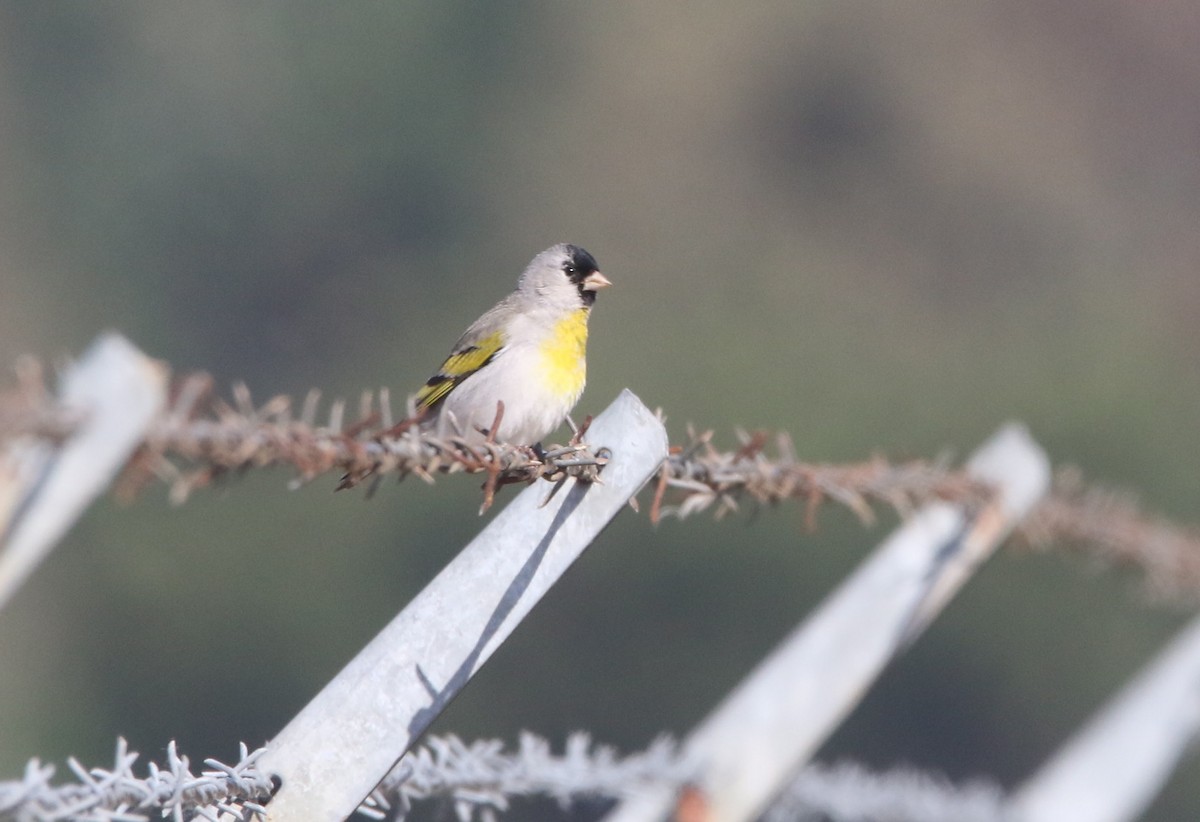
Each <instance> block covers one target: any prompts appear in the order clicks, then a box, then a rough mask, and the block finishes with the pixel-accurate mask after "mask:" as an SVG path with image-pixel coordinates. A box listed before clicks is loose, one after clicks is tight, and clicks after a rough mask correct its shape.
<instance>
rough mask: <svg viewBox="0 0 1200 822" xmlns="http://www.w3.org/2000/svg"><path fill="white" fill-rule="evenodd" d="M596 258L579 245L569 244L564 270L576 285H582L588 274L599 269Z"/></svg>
mask: <svg viewBox="0 0 1200 822" xmlns="http://www.w3.org/2000/svg"><path fill="white" fill-rule="evenodd" d="M599 270H600V266H598V265H597V264H596V258H595V257H593V256H592V255H591V254H588V253H587V252H586V251H584V250H583V249H582V248H580V247H579V246H577V245H569V246H567V259H566V260H565V261H563V271H564V272H565V273H566V275H567V276H568V277H570V278H571V282H573V283H575V285H582V284H583V280H584V278H585V277H587V275H589V274H591V273H592V272H594V271H599Z"/></svg>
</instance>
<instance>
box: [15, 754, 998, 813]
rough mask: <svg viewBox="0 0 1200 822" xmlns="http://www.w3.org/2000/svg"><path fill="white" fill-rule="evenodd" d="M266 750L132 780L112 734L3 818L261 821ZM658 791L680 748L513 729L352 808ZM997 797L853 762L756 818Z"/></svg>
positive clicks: (39, 777) (683, 775)
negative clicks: (104, 750) (512, 741)
mask: <svg viewBox="0 0 1200 822" xmlns="http://www.w3.org/2000/svg"><path fill="white" fill-rule="evenodd" d="M264 751H265V749H262V748H260V749H258V750H254V751H251V750H249V749H248V748H247V746H246V745H245V744H242V745H241V746H239V758H238V761H237V762H236V763H234V764H232V765H226V764H224V763H222V762H220V761H218V760H216V759H205V760H204V764H205V765H207V766H208V768H209V769H208V770H204V771H201V772H200V773H199V774H193V773H192V772H191V769H190V764H189V760H188V757H186V756H184V755H182V754H180V753H179V752H178V749H177V746H176V744H175V742H171V743H170V744H168V746H167V758H166V762H165V763H164V765H163V766H161V767H160V766H159V765H157V764H156V763H154V762H148V763H147V764H146V767H145V774H146V775H145V776H138V775H137V774H135V772H134V768H135V765H136V764H137V761H138V759H139V755H138V754H137V753H136V752H132V751H130V750H129V746H128V744H127V743H126V741H125V740H124V739H118V740H117V745H116V753H115V755H114V758H113V764H112V766H111V767H94V768H85V767H84V766H83V765H81V764H80V763H79V762H78V761H76V760H75V759H73V758H72V759H68V760H67V766H68V769H69V770H70V771H71V774H72V776H73V777H74V781H67V782H64V783H62V784H59V785H53V784H52V779H53V777H54V774H55V767H54V766H53V765H44V764H42V763H41V762H40V761H39V760H37V759H34V760H31V761H30V762H29V764H28V765H27V767H26V769H25V775H24V777H23V778H22V779H19V780H13V781H9V782H3V781H0V822H67V820H71V821H72V822H149V820H151V819H153V818H159V819H164V818H170V819H173V820H175V822H184V820H192V819H209V820H214V822H215V821H216V820H218V819H222V818H223V819H224V820H227V821H228V820H244V822H251V820H258V819H261V818H262V817H263V816H264V814H265V813H266V803H267V802H268V801H269V799H270V796H271V793H272V791H273V784H272V781H271V779H270V777H269V775H267V774H265V773H263V772H262V771H261V770H260V769H259V767H258V764H257V762H258V759H259V758H260V757H261V756H262V754H263V753H264ZM655 784H668V785H671V786H675V787H676V788H678V789H680V796H679V802H680V815H679V818H681V819H682V818H685V817H684V815H683V814H684V811H685V806H686V805H687V803H688V802H689V801H690V794H689V792H688V789H687V787H686V786H687V784H688V772H687V769H686V768H685V766H684V765H683V763H682V761H681V759H680V756H679V749H678V747H677V745H676V744H675V743H674V741H672V740H671V739H670V738H668V737H665V736H664V737H659V738H658V739H656V740H654V741H653V742H652V743H651V744H650V745H649V746H648V747H647V748H646V749H645V750H642V751H635V752H633V753H630V754H627V755H624V756H622V755H620V754H619V753H618V752H617V751H616V750H615V749H614V748H611V747H609V746H605V745H598V744H596V743H595V742H594V741H593V740H592V738H591V737H590V736H589V735H588V734H584V733H575V734H571V735H570V736H569V737H568V738H567V740H566V742H565V744H564V746H563V750H562V753H560V754H556V753H554V751H553V747H552V745H551V744H550V742H549V741H548V740H546V739H545V738H543V737H539V736H537V735H535V734H532V733H523V734H521V736H520V739H519V741H518V743H517V745H516V747H515V749H510V748H508V747H507V746H506V745H505V744H504V743H503V742H502V741H501V740H498V739H485V740H478V741H475V742H469V743H468V742H464V741H462V740H460V739H459V738H458V737H455V736H452V735H448V736H437V737H431V738H430V739H429V740H427V741H426V742H425V743H423V744H422V745H421V746H419V747H417V748H415V749H414V750H412V751H410V752H409V753H407V754H405V755H404V757H403V758H402V759H401V760H400V762H399V763H398V764H397V766H396V767H395V768H393V769H392V771H391V772H390V773H389V774H388V776H387V777H385V778H384V780H383V781H382V782H381V783H380V785H379V786H378V787H377V788H375V790H374V791H372V793H371V795H370V796H369V797H368V798H367V800H366V801H365V802H364V803H363V804H362V805H361V806H360V807H359V809H358V813H359V815H360V816H362V817H365V818H367V819H375V820H383V819H390V820H403V819H405V818H406V816H407V815H408V814H409V813H410V812H411V811H412V810H413V808H414V807H415V806H416V805H417V804H418V803H421V802H430V801H442V802H447V803H449V804H450V805H451V806H452V807H453V808H454V811H455V815H456V817H457V818H458V819H459V820H460V822H475V820H479V822H492V821H493V820H495V819H496V818H497V815H498V814H500V813H503V812H504V811H506V810H508V808H509V806H510V804H511V802H512V800H513V799H516V798H545V799H549V800H552V801H554V802H556V803H558V805H559V806H560V807H561V808H563V809H564V810H566V809H568V808H570V807H571V806H572V805H573V804H576V803H579V802H588V801H593V802H606V801H611V800H616V799H619V798H622V797H626V796H630V795H633V794H636V793H637V791H639V790H641V789H643V788H644V787H646V786H649V785H655ZM1002 800H1003V792H1002V791H1001V789H1000V788H999V787H998V786H996V785H994V784H992V783H988V782H982V781H977V782H972V783H967V784H964V785H955V784H953V783H951V782H950V781H949V780H946V779H944V778H942V777H939V776H937V775H934V774H930V773H925V772H920V771H915V770H911V769H902V770H897V771H892V772H889V773H873V772H871V771H868V770H866V769H865V768H863V767H861V766H859V765H856V764H852V763H840V764H838V765H834V766H825V765H819V764H815V765H810V766H808V767H806V768H805V769H804V770H803V771H802V772H801V773H800V774H799V776H798V777H797V779H796V780H795V781H794V782H793V783H792V784H791V785H790V786H789V787H788V788H787V789H786V790H785V791H784V793H783V794H782V795H781V796H780V798H779V800H778V801H777V802H776V804H775V805H774V806H773V807H772V809H771V810H770V811H768V812H767V814H766V815H765V817H764V819H766V820H770V822H784V820H791V821H792V822H795V821H796V820H818V819H822V820H826V819H828V820H836V822H863V820H868V819H877V818H879V815H880V813H881V812H884V811H886V814H887V817H888V818H889V819H894V820H897V822H939V820H946V821H947V822H949V821H950V820H954V822H999V820H1000V819H1002V814H1001V807H1002ZM222 814H224V815H225V816H223V817H222Z"/></svg>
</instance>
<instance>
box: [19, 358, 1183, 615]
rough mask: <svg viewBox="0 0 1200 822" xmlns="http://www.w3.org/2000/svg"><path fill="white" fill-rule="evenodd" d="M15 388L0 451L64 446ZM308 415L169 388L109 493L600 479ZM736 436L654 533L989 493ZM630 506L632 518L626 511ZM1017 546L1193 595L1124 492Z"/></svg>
mask: <svg viewBox="0 0 1200 822" xmlns="http://www.w3.org/2000/svg"><path fill="white" fill-rule="evenodd" d="M17 376H18V379H17V385H16V386H15V388H13V389H11V390H9V391H7V392H3V393H0V444H2V443H3V442H4V441H6V440H12V439H16V438H19V437H25V438H31V437H32V438H40V439H45V440H49V441H58V440H61V439H63V438H64V437H66V436H68V435H69V433H70V431H71V428H72V427H73V426H74V425H75V424H77V422H78V420H79V416H78V412H77V411H74V410H72V409H65V408H62V407H61V406H59V405H57V404H56V403H55V401H54V398H53V395H52V393H51V392H50V391H49V390H48V389H47V388H46V386H45V382H44V376H43V372H42V369H41V367H40V366H39V365H38V364H37V363H36V361H34V360H32V359H31V358H24V359H22V360H21V362H20V363H19V365H18V369H17ZM320 408H321V394H320V392H319V391H316V390H313V391H310V392H309V393H308V394H307V395H306V397H305V398H304V400H303V401H302V402H301V403H300V406H299V409H297V408H296V406H295V403H294V401H293V399H292V398H290V397H287V396H277V397H274V398H272V399H270V400H268V401H267V402H265V403H263V404H261V405H256V404H255V403H254V401H253V399H252V397H251V393H250V390H249V389H248V388H247V387H246V386H244V385H241V384H239V385H235V386H234V388H233V391H232V398H231V400H230V401H226V400H223V399H221V398H220V397H217V396H215V394H214V390H213V381H212V379H211V377H209V376H208V375H206V374H202V373H196V374H189V375H186V376H184V377H182V378H180V379H178V380H176V381H175V383H174V385H173V389H172V396H171V398H170V401H169V403H168V409H167V411H166V413H164V414H163V417H162V419H161V421H160V422H159V423H158V424H157V425H156V426H155V427H154V428H153V430H152V432H151V434H150V436H148V437H147V439H146V441H145V442H144V443H143V444H142V446H141V448H140V449H139V450H138V452H137V453H136V454H135V456H134V457H133V459H131V460H130V463H129V465H128V466H127V467H126V470H125V472H124V474H123V475H122V477H121V479H120V481H119V483H118V487H117V493H118V494H119V495H120V496H122V497H125V498H129V497H132V496H134V495H136V494H137V493H138V492H139V491H140V490H141V489H142V488H144V487H145V486H146V485H148V484H149V483H151V482H153V481H155V480H159V481H163V482H165V483H166V484H167V485H168V487H169V489H170V490H169V496H170V499H171V500H172V501H173V502H175V503H181V502H183V501H184V500H186V499H187V497H188V495H189V494H191V493H192V492H193V491H194V490H196V489H198V488H202V487H204V486H206V485H208V484H210V483H212V482H213V481H215V480H217V479H218V478H220V477H222V476H225V475H230V474H237V473H240V472H244V471H246V470H249V469H253V468H262V467H268V466H282V467H287V468H291V469H292V470H293V471H294V472H295V478H294V479H293V480H292V482H291V485H292V486H293V487H295V486H297V485H301V484H304V483H307V482H310V481H312V480H314V479H316V478H318V477H321V476H324V475H327V474H329V473H337V474H340V477H341V479H340V481H339V483H338V485H337V488H338V489H344V488H352V487H356V486H362V485H365V486H366V487H367V490H368V494H371V493H374V491H375V489H376V488H377V487H378V484H379V482H380V481H381V480H382V479H383V478H385V477H387V476H395V477H397V478H400V479H402V478H404V477H407V476H409V475H415V476H417V477H418V478H420V479H422V480H423V481H425V482H429V483H432V482H434V481H435V478H436V476H437V475H439V474H455V473H467V474H484V475H485V476H486V479H485V482H484V486H483V502H482V505H481V509H480V511H481V513H482V512H483V511H486V510H487V508H488V507H490V506H491V505H492V503H493V500H494V497H495V494H496V492H497V491H498V490H499V489H500V488H501V487H502V486H504V485H508V484H513V483H532V482H536V481H537V480H539V479H543V480H548V481H551V482H554V483H556V484H557V487H561V485H562V482H563V481H564V480H565V479H566V478H567V477H570V476H574V477H578V478H580V479H582V480H585V481H597V480H598V479H599V477H600V472H601V470H602V468H603V465H604V463H605V461H606V460H605V457H604V455H603V454H602V453H601V454H595V453H593V452H592V451H591V450H589V448H588V446H587V444H586V443H585V442H584V435H585V434H586V425H587V421H585V423H584V425H582V426H581V427H580V428H579V429H578V430H576V432H575V435H574V436H573V437H572V438H571V440H570V442H568V443H567V444H566V445H563V446H552V447H550V448H549V449H547V450H546V451H542V452H536V451H535V450H534V449H532V448H530V447H528V446H523V445H512V444H507V443H497V442H494V441H492V440H491V439H490V438H486V439H484V440H482V441H480V440H479V438H478V437H466V436H463V435H462V434H458V433H456V434H454V435H451V436H437V435H436V434H435V433H433V432H430V431H425V430H422V429H421V427H420V426H418V425H415V424H413V423H414V422H415V421H416V420H415V415H414V410H413V408H412V407H411V401H410V403H409V404H408V405H407V406H406V408H405V415H404V416H403V417H400V418H399V419H398V421H397V418H396V417H395V416H394V413H393V408H392V403H391V399H390V397H389V394H388V391H387V389H386V388H385V389H380V390H379V391H375V392H372V391H366V392H364V393H363V394H362V396H361V397H360V399H359V402H358V406H357V409H356V411H355V414H354V416H353V417H351V418H349V421H347V419H348V418H347V405H346V403H345V402H344V401H341V400H336V401H334V402H332V403H331V404H330V405H329V408H328V410H327V411H326V412H325V413H324V414H323V415H322V414H321V413H320ZM498 410H499V412H500V413H502V409H498ZM495 428H496V425H495V424H493V426H492V430H495ZM736 435H737V438H738V440H739V447H738V448H736V449H734V450H728V451H727V450H721V449H719V448H717V447H716V446H714V445H713V436H714V435H713V432H712V431H711V430H709V431H697V430H696V429H694V428H691V427H689V428H688V430H687V434H686V438H685V440H684V442H683V444H681V445H677V446H673V447H672V448H671V452H670V455H669V456H668V458H667V460H666V462H665V463H664V464H663V467H662V468H661V469H660V471H659V472H658V474H657V475H656V477H655V478H654V479H652V480H651V483H650V486H651V487H652V488H653V495H652V501H651V504H650V510H649V516H650V519H651V521H653V522H655V523H657V522H660V521H661V520H662V519H664V518H666V517H678V518H685V517H688V516H691V515H694V514H697V513H700V512H704V511H710V510H711V511H712V513H713V515H714V516H715V517H717V518H721V517H725V516H727V515H729V514H732V513H737V512H739V511H741V510H742V507H743V504H744V503H746V502H750V503H752V504H754V505H759V506H766V505H770V506H774V505H779V504H781V503H785V502H796V503H799V504H801V505H803V506H804V519H805V524H806V526H807V527H808V528H809V529H813V528H815V527H816V517H817V514H818V512H819V510H820V509H821V508H822V507H823V506H824V505H825V504H826V503H830V502H832V503H835V504H838V505H841V506H843V507H845V508H847V509H848V510H850V511H851V512H853V513H854V514H855V516H857V517H858V518H859V519H860V520H861V521H862V522H863V523H864V524H867V525H869V524H872V523H873V522H874V521H875V518H876V511H877V509H879V508H885V509H889V510H892V511H894V512H896V513H897V514H899V515H900V516H904V515H906V514H908V513H909V512H910V511H912V510H913V509H915V508H916V507H918V506H920V505H922V504H924V503H927V502H930V501H934V500H943V501H950V502H954V503H957V504H967V505H971V506H974V505H980V504H982V503H983V502H985V501H986V499H987V497H988V495H989V494H990V489H989V488H988V487H987V486H986V485H984V484H982V483H980V482H978V481H976V480H973V479H971V478H970V477H969V476H967V474H966V473H965V472H964V471H961V470H958V469H956V468H954V467H953V466H952V465H951V463H950V461H949V459H946V458H941V459H935V460H908V461H905V462H892V461H889V460H887V459H885V458H883V457H878V456H877V457H873V458H871V459H868V460H866V461H863V462H857V463H845V464H829V463H808V462H803V461H801V460H799V459H798V458H797V455H796V453H795V448H794V445H793V443H792V440H791V438H790V437H789V436H788V435H787V434H786V433H779V434H775V435H769V434H767V433H765V432H753V433H746V432H741V431H739V432H736ZM555 490H556V489H555ZM631 505H633V506H634V507H635V508H637V503H636V500H635V501H632V502H631ZM1017 537H1018V540H1017V541H1018V542H1019V543H1020V544H1023V545H1027V546H1032V547H1033V548H1035V549H1040V550H1045V549H1046V547H1047V546H1050V545H1063V546H1067V547H1069V548H1071V549H1072V550H1075V551H1076V552H1079V553H1081V554H1084V555H1086V556H1088V557H1090V558H1093V559H1096V560H1099V561H1101V562H1102V563H1107V564H1114V565H1120V566H1131V567H1136V568H1139V569H1141V570H1142V571H1143V572H1144V573H1145V575H1146V579H1147V583H1148V586H1149V588H1150V590H1151V591H1152V592H1153V593H1154V594H1155V595H1156V596H1163V597H1165V598H1171V599H1178V598H1181V597H1187V598H1191V599H1195V598H1197V597H1200V530H1198V529H1197V528H1195V527H1186V526H1179V525H1176V524H1174V523H1171V522H1169V521H1167V520H1165V519H1162V518H1156V517H1153V516H1151V515H1148V514H1147V513H1146V512H1144V511H1143V510H1142V509H1141V507H1140V506H1139V504H1138V502H1137V499H1136V497H1134V496H1133V495H1132V494H1128V493H1122V492H1116V491H1112V490H1107V489H1103V488H1099V487H1095V486H1090V485H1088V484H1086V483H1085V482H1084V481H1083V480H1082V478H1081V475H1080V473H1079V472H1078V471H1077V470H1075V469H1064V470H1060V471H1059V472H1058V477H1057V480H1056V482H1055V485H1054V488H1053V490H1052V491H1051V493H1050V494H1048V495H1047V496H1046V498H1045V499H1044V500H1042V502H1041V503H1039V505H1038V507H1037V508H1035V510H1034V512H1033V513H1032V514H1031V515H1030V516H1029V517H1028V518H1027V519H1026V521H1025V522H1024V523H1023V524H1022V525H1020V526H1019V527H1018V529H1017Z"/></svg>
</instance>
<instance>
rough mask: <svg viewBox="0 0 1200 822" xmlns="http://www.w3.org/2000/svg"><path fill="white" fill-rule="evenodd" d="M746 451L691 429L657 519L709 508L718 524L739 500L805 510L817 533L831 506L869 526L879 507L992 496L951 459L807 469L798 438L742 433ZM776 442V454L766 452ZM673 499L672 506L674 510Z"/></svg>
mask: <svg viewBox="0 0 1200 822" xmlns="http://www.w3.org/2000/svg"><path fill="white" fill-rule="evenodd" d="M737 437H738V439H739V440H740V442H741V446H740V447H739V448H738V449H737V450H735V451H721V450H719V449H717V448H715V447H713V445H712V438H713V432H712V431H705V432H703V433H697V432H696V431H695V430H694V429H692V428H691V427H689V429H688V432H687V442H686V444H685V445H682V446H676V447H673V448H672V449H671V454H670V456H668V458H667V461H666V463H664V465H663V467H662V469H661V470H660V471H659V473H658V476H657V484H656V486H655V491H654V501H653V503H652V505H651V509H650V518H651V520H652V521H654V522H658V521H659V520H660V519H661V518H662V517H665V516H675V517H679V518H683V517H687V516H690V515H692V514H695V513H698V512H700V511H705V510H707V509H709V508H712V509H714V513H715V516H716V517H717V518H721V517H724V516H726V515H728V514H730V513H735V512H737V511H738V510H740V507H741V506H740V502H739V501H740V500H743V499H746V498H749V499H751V500H753V501H754V502H756V503H758V504H763V505H777V504H779V503H781V502H785V501H787V500H795V501H798V502H801V503H803V504H804V506H805V524H806V525H807V527H808V528H809V529H810V530H811V529H814V528H815V527H816V514H817V511H818V509H819V508H820V506H821V505H822V503H824V502H826V501H832V502H836V503H839V504H840V505H842V506H844V507H846V508H848V509H850V510H851V511H852V512H853V513H854V514H855V515H856V516H857V517H858V518H859V520H861V521H862V522H863V523H864V524H868V525H869V524H872V523H874V521H875V508H874V506H876V505H882V506H885V507H887V508H890V509H892V510H894V511H896V512H897V513H899V514H900V515H901V516H904V515H906V514H908V513H909V512H910V511H912V510H913V509H914V508H916V507H917V506H919V505H921V504H922V503H926V502H930V501H932V500H939V499H940V500H950V501H954V502H957V503H961V504H967V505H971V506H974V505H979V504H982V503H983V502H985V501H986V500H987V498H988V495H989V494H990V493H991V491H990V489H989V488H988V486H987V485H985V484H984V483H981V482H979V481H977V480H974V479H972V478H971V477H969V476H967V474H966V473H965V472H963V471H959V470H956V469H953V468H952V467H951V466H950V464H949V460H948V459H939V460H934V461H929V460H909V461H907V462H903V463H893V462H890V461H888V460H886V459H884V458H883V457H874V458H872V459H870V460H867V461H866V462H860V463H849V464H818V463H806V462H801V461H800V460H799V459H797V457H796V451H795V447H794V446H793V444H792V439H791V437H790V436H789V435H788V434H786V433H779V434H776V435H774V437H771V435H769V434H767V433H765V432H762V431H758V432H754V433H752V434H748V433H746V432H743V431H739V432H737ZM772 440H773V441H774V455H773V456H770V455H768V454H767V450H766V449H767V445H768V444H769V443H770V442H771V441H772ZM668 494H671V495H672V500H671V501H670V503H669V504H667V503H668Z"/></svg>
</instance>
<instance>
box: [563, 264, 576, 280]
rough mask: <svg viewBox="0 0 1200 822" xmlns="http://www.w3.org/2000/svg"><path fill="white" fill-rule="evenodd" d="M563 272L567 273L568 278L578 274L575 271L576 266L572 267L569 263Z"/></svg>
mask: <svg viewBox="0 0 1200 822" xmlns="http://www.w3.org/2000/svg"><path fill="white" fill-rule="evenodd" d="M563 271H565V272H567V276H568V277H574V276H575V275H576V274H577V273H578V272H577V271H576V270H575V266H573V265H571V263H567V264H566V265H564V266H563Z"/></svg>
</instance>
